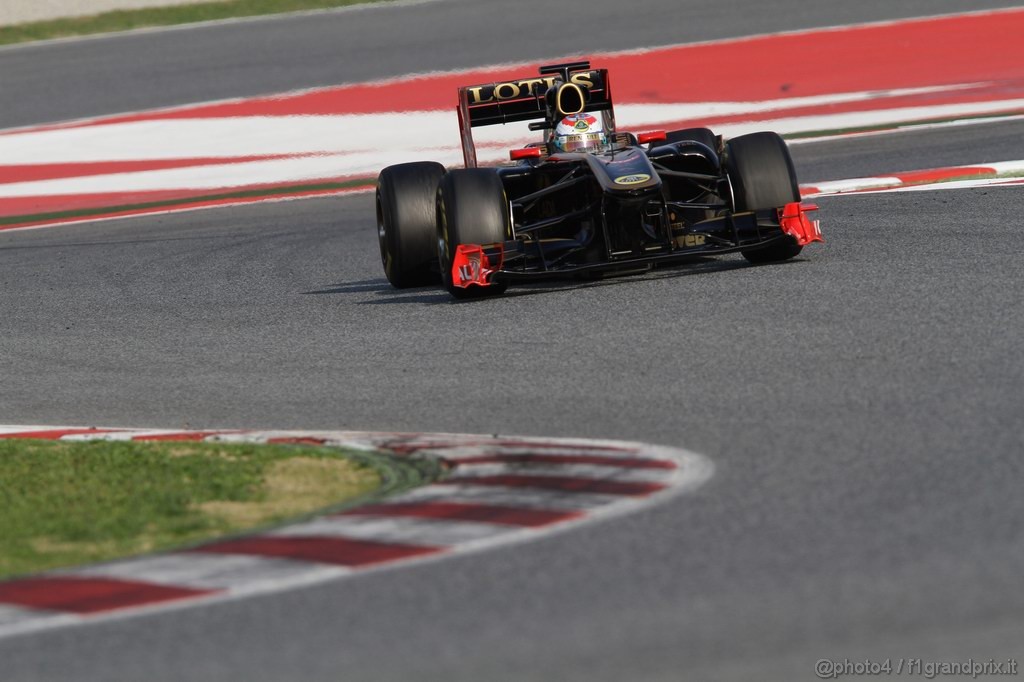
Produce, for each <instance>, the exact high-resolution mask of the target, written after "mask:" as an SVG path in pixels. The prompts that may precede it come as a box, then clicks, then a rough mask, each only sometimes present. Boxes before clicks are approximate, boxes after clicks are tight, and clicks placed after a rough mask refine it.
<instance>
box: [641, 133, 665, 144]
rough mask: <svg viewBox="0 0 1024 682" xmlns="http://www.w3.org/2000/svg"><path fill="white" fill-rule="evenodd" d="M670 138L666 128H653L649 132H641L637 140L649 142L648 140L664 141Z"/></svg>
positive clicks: (643, 142) (642, 142) (644, 142)
mask: <svg viewBox="0 0 1024 682" xmlns="http://www.w3.org/2000/svg"><path fill="white" fill-rule="evenodd" d="M666 139H668V135H666V134H665V131H664V130H652V131H650V132H647V133H640V134H639V135H637V136H636V141H637V142H639V143H640V144H647V143H648V142H664V141H665V140H666Z"/></svg>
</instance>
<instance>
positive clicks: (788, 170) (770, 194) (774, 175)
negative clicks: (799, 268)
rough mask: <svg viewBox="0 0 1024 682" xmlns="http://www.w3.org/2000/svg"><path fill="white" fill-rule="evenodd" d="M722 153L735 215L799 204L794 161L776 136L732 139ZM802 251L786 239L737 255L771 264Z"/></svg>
mask: <svg viewBox="0 0 1024 682" xmlns="http://www.w3.org/2000/svg"><path fill="white" fill-rule="evenodd" d="M725 151H726V160H725V168H726V174H727V175H728V177H729V183H730V185H731V186H732V199H733V209H734V210H735V211H736V212H737V213H742V212H744V211H763V210H769V209H780V208H782V207H784V206H785V205H786V204H790V203H793V202H796V201H800V188H799V186H798V185H797V180H796V170H795V169H794V168H793V159H792V158H791V157H790V155H789V148H788V147H786V142H785V141H784V140H783V139H782V138H781V137H779V136H778V135H777V134H776V133H771V132H763V133H751V134H750V135H741V136H739V137H735V138H733V139H731V140H729V141H728V142H727V143H726V145H725ZM802 249H803V247H802V246H800V245H799V244H797V243H796V240H794V239H792V238H786V239H784V240H782V241H779V242H778V243H775V244H772V245H771V246H769V247H767V248H760V249H749V250H745V251H741V252H740V253H742V254H743V257H744V258H746V259H747V260H748V261H750V262H751V263H770V262H775V261H782V260H788V259H790V258H793V257H794V256H796V255H797V254H799V253H800V251H801V250H802Z"/></svg>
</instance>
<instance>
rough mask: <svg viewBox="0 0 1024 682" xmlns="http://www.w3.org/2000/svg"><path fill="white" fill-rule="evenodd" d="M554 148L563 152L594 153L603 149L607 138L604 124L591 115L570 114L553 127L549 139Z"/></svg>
mask: <svg viewBox="0 0 1024 682" xmlns="http://www.w3.org/2000/svg"><path fill="white" fill-rule="evenodd" d="M551 141H552V143H554V146H555V148H557V149H558V150H559V151H563V152H586V151H596V150H598V149H600V148H601V147H603V146H604V145H605V144H606V143H607V141H608V136H607V135H605V132H604V123H603V122H602V121H601V119H600V118H598V117H597V116H594V115H593V114H587V113H582V114H572V115H570V116H566V117H565V118H563V119H562V120H561V121H560V122H559V123H558V125H557V126H556V127H555V134H554V135H553V136H552V139H551Z"/></svg>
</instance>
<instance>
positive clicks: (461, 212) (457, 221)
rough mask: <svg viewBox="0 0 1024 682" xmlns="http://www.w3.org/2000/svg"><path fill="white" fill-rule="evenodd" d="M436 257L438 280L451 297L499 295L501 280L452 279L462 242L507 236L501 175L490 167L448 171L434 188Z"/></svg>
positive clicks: (507, 216) (508, 227) (493, 240)
mask: <svg viewBox="0 0 1024 682" xmlns="http://www.w3.org/2000/svg"><path fill="white" fill-rule="evenodd" d="M436 209H437V247H436V248H437V256H438V261H439V262H440V265H441V281H442V282H443V283H444V287H445V289H447V290H448V292H449V293H450V294H451V295H452V296H454V297H455V298H475V297H480V296H490V295H495V294H500V293H502V292H504V291H505V287H506V285H505V284H504V283H500V282H496V283H494V284H491V285H489V286H477V285H471V286H469V287H467V288H463V287H457V286H455V285H454V284H453V282H452V260H453V259H454V257H455V252H456V250H457V249H458V247H459V246H460V245H463V244H494V243H496V242H503V241H505V240H506V239H510V238H511V236H512V222H511V216H510V214H509V206H508V199H507V198H506V196H505V187H504V185H502V182H501V178H500V177H498V174H497V173H496V172H495V171H494V170H493V169H490V168H465V169H457V170H453V171H451V172H449V173H448V174H447V175H445V176H444V179H442V180H441V184H440V186H439V187H438V189H437V207H436Z"/></svg>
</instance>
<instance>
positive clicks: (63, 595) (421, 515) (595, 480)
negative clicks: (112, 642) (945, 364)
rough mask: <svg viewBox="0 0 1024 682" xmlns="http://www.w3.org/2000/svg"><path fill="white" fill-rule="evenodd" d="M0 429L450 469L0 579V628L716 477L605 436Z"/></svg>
mask: <svg viewBox="0 0 1024 682" xmlns="http://www.w3.org/2000/svg"><path fill="white" fill-rule="evenodd" d="M0 438H46V439H66V440H137V441H174V440H183V441H184V440H191V441H200V440H205V441H219V442H257V443H292V444H300V445H311V446H329V447H330V446H334V447H349V448H356V449H360V450H364V451H378V452H385V453H391V454H398V455H402V456H410V457H412V456H416V457H433V458H440V459H442V460H443V461H444V462H446V463H447V465H448V466H449V468H450V476H449V477H447V478H445V479H443V480H441V481H439V482H437V483H434V484H430V485H426V486H423V487H420V488H416V489H413V490H410V491H407V492H405V493H402V494H400V495H396V496H393V497H390V498H388V499H386V500H383V501H380V502H375V503H372V504H367V505H364V506H361V507H358V508H354V509H350V510H347V511H344V512H341V513H335V514H330V515H326V516H322V517H319V518H315V519H312V520H309V521H305V522H302V523H298V524H293V525H291V526H285V527H282V528H277V529H274V530H271V531H269V532H265V533H261V534H257V535H253V536H248V537H240V538H229V539H226V540H220V541H214V542H210V543H207V544H204V545H202V546H199V547H195V548H192V549H189V550H184V551H178V552H169V553H164V554H157V555H150V556H142V557H135V558H129V559H124V560H119V561H114V562H109V563H106V564H98V565H93V566H86V567H81V568H76V569H70V570H62V571H54V572H50V573H47V574H44V575H41V576H33V577H28V578H23V579H15V580H10V581H7V582H0V636H7V635H13V634H19V633H24V632H29V631H33V630H39V629H45V628H50V627H59V626H64V625H68V624H75V623H84V622H93V621H95V620H96V619H98V618H99V619H102V618H110V617H120V616H123V615H125V614H132V613H138V612H140V611H143V610H145V611H149V610H153V609H161V608H172V607H173V608H178V607H181V606H184V605H188V604H194V603H203V602H207V601H210V600H224V599H232V598H239V597H243V596H246V595H250V594H256V593H263V592H271V591H279V590H283V589H289V588H292V587H296V586H299V585H306V584H311V583H316V582H322V581H324V580H332V579H337V578H341V577H345V576H350V575H356V574H358V573H359V572H362V571H366V570H370V569H373V568H376V567H382V566H393V565H396V564H400V563H402V562H408V561H415V560H423V559H429V558H437V557H443V556H447V555H451V554H455V553H460V552H467V551H475V550H480V549H484V548H488V547H492V546H495V545H499V544H503V543H508V542H516V541H523V540H528V539H531V538H536V537H539V536H541V535H543V534H546V533H551V532H555V531H560V530H563V529H567V528H571V527H573V526H574V525H576V524H579V523H582V522H585V521H588V520H592V519H595V518H600V517H604V516H609V515H614V514H621V513H626V512H628V511H630V510H633V509H636V508H638V507H641V506H646V505H649V504H652V503H655V502H656V501H657V500H659V499H662V498H664V497H667V496H669V495H672V494H676V493H679V492H682V491H684V490H687V489H690V488H692V487H695V486H697V485H699V484H700V483H702V482H703V481H704V480H706V479H707V478H708V477H709V476H710V474H711V465H710V463H709V462H708V461H707V460H706V459H704V458H703V457H700V456H699V455H695V454H692V453H689V452H686V451H682V450H677V449H672V448H663V447H656V446H649V445H642V444H637V443H618V442H608V441H600V442H598V441H588V440H563V439H559V440H542V439H534V438H507V437H487V436H463V435H448V434H433V435H431V434H381V433H363V432H333V431H326V432H324V431H321V432H312V431H307V432H280V431H262V432H256V431H166V430H146V431H143V430H138V429H84V428H54V427H18V426H10V427H0Z"/></svg>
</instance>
